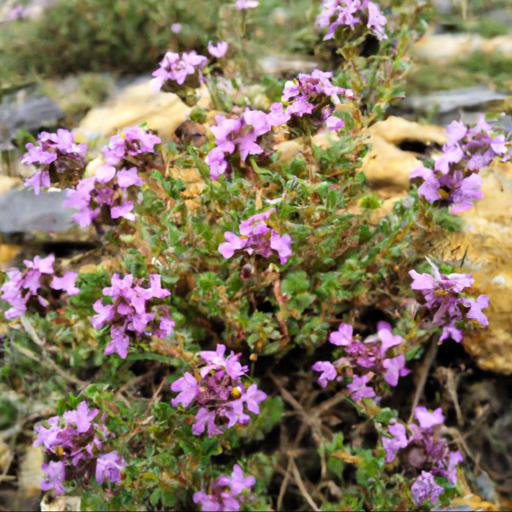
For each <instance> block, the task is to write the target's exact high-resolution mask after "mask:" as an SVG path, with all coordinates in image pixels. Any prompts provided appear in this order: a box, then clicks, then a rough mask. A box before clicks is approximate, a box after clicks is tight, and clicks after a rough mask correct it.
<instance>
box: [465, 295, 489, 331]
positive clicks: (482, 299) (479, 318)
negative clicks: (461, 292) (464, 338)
mask: <svg viewBox="0 0 512 512" xmlns="http://www.w3.org/2000/svg"><path fill="white" fill-rule="evenodd" d="M463 304H464V306H466V307H468V308H469V311H468V312H467V314H466V318H469V319H470V320H474V321H475V322H476V323H477V324H479V325H480V326H482V327H487V326H488V325H489V320H488V319H487V317H486V316H485V315H484V314H483V313H482V309H485V308H487V307H488V306H489V297H487V296H486V295H480V296H478V297H477V298H476V299H466V300H465V301H464V303H463Z"/></svg>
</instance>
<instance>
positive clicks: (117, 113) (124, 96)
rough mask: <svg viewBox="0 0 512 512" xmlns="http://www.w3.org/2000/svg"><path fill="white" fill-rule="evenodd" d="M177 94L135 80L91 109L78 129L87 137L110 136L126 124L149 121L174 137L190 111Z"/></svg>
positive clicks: (164, 135) (152, 126)
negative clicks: (104, 102) (156, 89)
mask: <svg viewBox="0 0 512 512" xmlns="http://www.w3.org/2000/svg"><path fill="white" fill-rule="evenodd" d="M190 110H191V109H190V108H189V107H187V106H186V105H185V104H184V103H183V102H182V101H181V100H180V99H179V98H178V96H176V95H175V94H171V93H164V92H158V93H154V92H153V91H152V90H151V86H150V80H148V79H144V80H139V81H137V82H135V83H134V84H132V85H129V86H127V87H126V88H125V89H123V90H122V91H121V92H120V93H119V95H118V96H117V97H115V98H114V99H112V100H111V101H109V102H107V103H106V104H105V105H103V106H100V107H97V108H94V109H92V110H91V111H89V113H88V114H87V115H86V116H85V117H84V119H83V120H82V122H81V123H80V126H79V127H78V128H77V130H76V134H77V136H79V137H81V138H83V139H86V140H87V139H95V138H99V137H107V136H110V135H112V134H113V133H115V132H116V131H117V130H119V129H121V128H124V127H126V126H132V125H137V124H142V123H146V124H147V125H148V127H149V128H151V129H153V130H156V131H158V133H159V135H161V136H162V137H164V138H170V137H171V136H172V135H173V134H174V131H175V130H176V128H177V127H178V126H179V125H180V124H181V123H182V122H183V121H184V120H185V119H186V118H187V116H188V114H189V113H190Z"/></svg>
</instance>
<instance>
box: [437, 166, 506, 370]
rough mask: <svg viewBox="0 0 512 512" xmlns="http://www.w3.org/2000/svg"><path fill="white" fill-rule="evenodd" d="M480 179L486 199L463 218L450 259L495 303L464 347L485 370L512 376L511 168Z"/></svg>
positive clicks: (449, 248)
mask: <svg viewBox="0 0 512 512" xmlns="http://www.w3.org/2000/svg"><path fill="white" fill-rule="evenodd" d="M481 176H482V178H483V180H484V184H483V187H482V189H483V193H484V197H483V199H482V200H480V201H477V202H476V203H475V206H474V208H472V209H471V210H468V211H467V212H464V213H462V214H461V217H462V218H463V220H464V229H463V231H462V232H461V233H455V234H453V235H452V236H451V237H450V238H449V241H448V245H447V247H446V253H445V259H451V260H453V262H457V261H464V266H463V268H462V270H464V271H467V272H471V273H472V274H473V276H474V278H475V285H476V287H477V288H478V290H479V291H480V292H481V293H484V294H486V295H487V296H488V297H489V299H490V306H489V308H488V309H486V311H485V312H486V315H487V317H488V319H489V327H488V328H487V329H480V330H477V331H473V332H470V333H468V334H467V335H465V337H464V347H465V348H466V350H467V352H468V353H469V354H470V355H471V356H472V357H473V358H474V359H475V361H476V363H477V364H478V366H480V367H481V368H482V369H484V370H489V371H493V372H495V373H503V374H512V335H511V333H512V269H511V267H510V258H511V256H512V224H511V223H510V211H511V210H512V165H509V166H506V165H503V164H501V165H498V166H496V167H493V168H492V169H490V170H487V171H483V172H482V173H481Z"/></svg>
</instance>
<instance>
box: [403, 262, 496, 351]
mask: <svg viewBox="0 0 512 512" xmlns="http://www.w3.org/2000/svg"><path fill="white" fill-rule="evenodd" d="M429 263H430V265H431V267H432V274H427V273H425V274H419V273H418V272H416V271H415V270H411V271H410V272H409V275H410V276H411V278H412V279H413V282H412V284H411V288H412V289H413V290H417V291H419V292H421V294H422V295H423V298H424V300H425V304H424V305H425V307H427V308H428V309H429V310H431V311H432V312H433V313H434V316H433V318H432V323H433V324H434V325H436V326H438V327H442V328H443V331H442V333H441V336H440V338H439V342H440V343H441V342H443V341H444V340H446V339H448V338H451V339H453V340H454V341H456V342H461V341H462V340H463V333H462V329H461V328H460V326H459V325H458V324H459V323H462V322H463V321H467V320H470V321H472V323H473V325H476V326H478V327H487V325H488V324H489V322H488V320H487V317H486V316H485V315H484V313H483V312H482V309H485V308H486V307H487V306H489V298H488V297H487V296H486V295H479V296H478V297H477V298H476V299H475V298H473V297H467V296H465V295H463V292H464V290H466V289H468V288H471V287H472V286H473V283H474V279H473V277H472V276H471V274H442V273H441V272H440V271H439V268H438V267H437V266H436V265H435V264H434V263H433V262H431V261H430V260H429Z"/></svg>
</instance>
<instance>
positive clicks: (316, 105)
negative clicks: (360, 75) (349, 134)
mask: <svg viewBox="0 0 512 512" xmlns="http://www.w3.org/2000/svg"><path fill="white" fill-rule="evenodd" d="M332 76H333V75H332V72H330V71H328V72H326V71H320V70H319V69H315V70H314V71H313V72H312V73H311V74H308V73H300V74H299V75H298V76H297V78H296V79H294V80H289V81H287V82H286V84H285V86H284V89H283V95H282V98H281V100H282V101H283V103H284V104H285V105H287V107H286V113H287V114H288V115H289V116H291V117H298V118H300V117H303V116H304V115H307V116H309V117H311V118H312V119H313V121H315V123H316V124H318V125H322V124H324V123H325V125H326V126H327V128H328V129H330V130H339V129H341V128H343V126H344V123H343V120H342V119H340V118H338V117H336V116H333V113H334V110H335V108H336V105H338V104H339V103H340V102H341V100H340V98H339V97H340V96H344V97H346V98H350V99H351V98H353V97H354V93H353V91H352V90H351V89H344V88H343V87H338V86H336V85H334V84H333V83H332Z"/></svg>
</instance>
